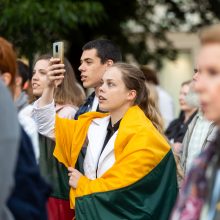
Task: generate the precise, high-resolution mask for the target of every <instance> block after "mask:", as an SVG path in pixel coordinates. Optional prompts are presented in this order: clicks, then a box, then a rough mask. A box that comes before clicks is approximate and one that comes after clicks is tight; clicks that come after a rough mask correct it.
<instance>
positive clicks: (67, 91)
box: [20, 50, 85, 220]
mask: <svg viewBox="0 0 220 220" xmlns="http://www.w3.org/2000/svg"><path fill="white" fill-rule="evenodd" d="M57 53H58V54H59V50H58V52H57ZM60 54H61V56H62V54H63V53H60ZM53 55H55V56H56V54H53ZM51 57H52V55H50V54H44V55H41V56H39V57H38V58H37V59H36V61H35V63H34V66H33V77H32V81H31V85H32V91H33V95H34V96H35V97H36V98H39V97H40V96H41V95H42V93H43V90H44V88H45V86H46V73H47V69H48V68H49V63H50V59H51ZM62 59H63V64H62V63H61V64H60V61H58V62H57V63H56V64H55V65H59V64H60V65H61V66H62V67H63V68H64V66H65V69H62V70H61V71H62V72H61V73H58V75H59V74H65V79H61V80H58V81H56V82H55V84H56V88H55V92H54V96H53V97H54V100H55V109H56V113H57V114H58V115H59V116H60V117H62V118H69V119H73V118H74V116H75V113H76V111H77V110H78V106H80V105H81V104H82V103H83V101H84V99H85V94H84V92H83V91H82V89H81V88H80V85H79V84H78V83H77V81H76V78H75V73H74V70H73V68H72V66H71V64H70V62H69V61H68V60H67V59H66V58H65V57H63V58H62ZM32 112H33V105H30V106H28V107H27V108H26V109H23V110H22V111H21V113H20V114H21V115H32ZM39 143H40V158H39V167H40V171H41V174H42V176H43V177H44V178H45V179H46V180H47V181H48V182H49V183H50V184H51V186H52V188H53V191H52V192H51V194H50V197H49V199H48V203H47V210H48V219H49V220H62V219H63V220H72V219H73V217H74V211H73V210H71V209H70V206H69V185H68V172H67V170H66V169H65V167H64V166H63V165H62V164H61V163H59V161H57V159H56V158H55V157H54V156H53V151H54V147H55V142H54V140H53V138H51V136H50V135H49V137H45V136H43V135H41V134H39Z"/></svg>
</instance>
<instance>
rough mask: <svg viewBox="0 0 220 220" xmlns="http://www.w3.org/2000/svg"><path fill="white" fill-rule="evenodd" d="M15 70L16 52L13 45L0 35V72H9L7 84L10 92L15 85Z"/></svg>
mask: <svg viewBox="0 0 220 220" xmlns="http://www.w3.org/2000/svg"><path fill="white" fill-rule="evenodd" d="M16 71H17V64H16V54H15V51H14V50H13V46H12V44H11V43H9V42H8V41H7V40H5V39H4V38H2V37H0V72H1V73H2V74H3V73H6V72H7V73H10V74H11V82H10V84H9V88H10V90H11V92H12V93H13V91H14V86H15V76H16Z"/></svg>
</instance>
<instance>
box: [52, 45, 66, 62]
mask: <svg viewBox="0 0 220 220" xmlns="http://www.w3.org/2000/svg"><path fill="white" fill-rule="evenodd" d="M53 57H54V58H59V59H60V60H61V63H63V61H64V42H63V41H59V42H54V43H53Z"/></svg>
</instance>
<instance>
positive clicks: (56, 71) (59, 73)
mask: <svg viewBox="0 0 220 220" xmlns="http://www.w3.org/2000/svg"><path fill="white" fill-rule="evenodd" d="M64 73H65V66H64V64H62V63H60V59H59V58H51V59H50V62H49V66H48V69H47V83H46V87H45V88H44V91H43V94H42V96H41V98H40V99H39V102H38V107H43V106H45V105H48V104H50V103H51V102H52V101H53V95H54V90H55V88H56V87H57V86H58V85H60V84H61V82H62V81H63V79H64Z"/></svg>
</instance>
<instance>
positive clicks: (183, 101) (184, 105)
mask: <svg viewBox="0 0 220 220" xmlns="http://www.w3.org/2000/svg"><path fill="white" fill-rule="evenodd" d="M188 92H189V85H183V86H182V87H181V89H180V94H179V103H180V109H181V110H182V111H184V112H185V111H190V110H191V109H192V107H190V106H189V105H188V104H187V103H186V95H187V94H188Z"/></svg>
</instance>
